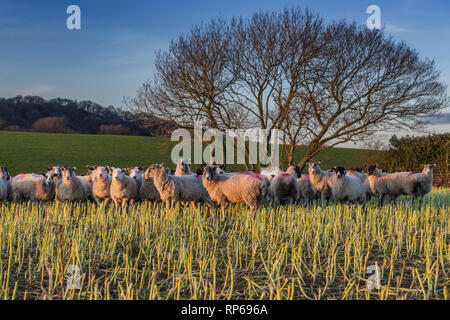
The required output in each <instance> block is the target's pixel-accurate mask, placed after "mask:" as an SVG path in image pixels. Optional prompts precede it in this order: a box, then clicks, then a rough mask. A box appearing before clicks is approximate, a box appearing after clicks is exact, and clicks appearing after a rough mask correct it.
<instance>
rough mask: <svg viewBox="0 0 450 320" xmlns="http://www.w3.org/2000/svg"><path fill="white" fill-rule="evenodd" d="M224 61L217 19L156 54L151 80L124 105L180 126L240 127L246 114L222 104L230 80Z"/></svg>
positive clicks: (226, 54) (225, 37)
mask: <svg viewBox="0 0 450 320" xmlns="http://www.w3.org/2000/svg"><path fill="white" fill-rule="evenodd" d="M229 63H230V38H229V32H228V26H227V24H226V23H225V22H224V21H223V20H221V19H217V20H212V21H211V23H209V24H202V25H200V26H196V27H194V28H192V30H191V31H190V33H189V34H187V35H181V36H180V37H179V38H178V40H177V41H172V42H171V44H170V47H169V50H168V51H167V52H158V53H157V57H156V62H155V65H156V75H155V79H154V80H153V82H150V81H148V82H146V83H144V85H143V86H142V87H141V88H140V89H139V90H138V93H137V96H136V97H135V98H133V99H131V100H128V101H127V104H128V106H131V107H132V108H134V109H137V110H138V111H140V112H148V113H151V114H152V115H154V116H156V117H158V118H161V119H165V120H170V121H175V122H176V123H177V124H178V125H179V126H180V127H184V128H192V127H193V126H194V122H195V121H202V122H204V124H205V125H206V126H208V127H211V128H214V129H221V130H223V129H227V128H233V127H236V126H237V125H243V122H245V120H246V119H247V114H246V112H245V111H243V110H241V109H240V108H237V106H236V105H234V104H231V103H225V98H224V95H225V91H226V90H227V89H228V88H229V87H230V85H231V84H232V83H233V82H234V81H235V77H234V75H233V74H232V73H231V72H229V70H230V68H229Z"/></svg>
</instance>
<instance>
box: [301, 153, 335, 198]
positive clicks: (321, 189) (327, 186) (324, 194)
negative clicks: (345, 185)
mask: <svg viewBox="0 0 450 320" xmlns="http://www.w3.org/2000/svg"><path fill="white" fill-rule="evenodd" d="M307 165H308V167H309V168H308V173H309V178H310V181H311V184H312V185H313V188H314V192H315V193H317V194H319V195H320V198H321V200H322V203H323V202H325V203H326V202H328V200H329V199H330V198H331V196H332V193H331V188H332V187H333V181H334V174H333V173H332V172H327V171H323V170H321V169H320V167H319V164H318V163H317V162H313V163H307Z"/></svg>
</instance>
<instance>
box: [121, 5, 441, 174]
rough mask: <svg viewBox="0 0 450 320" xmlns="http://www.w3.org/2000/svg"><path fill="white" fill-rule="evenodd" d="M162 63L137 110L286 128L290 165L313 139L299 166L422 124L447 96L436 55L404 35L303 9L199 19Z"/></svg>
mask: <svg viewBox="0 0 450 320" xmlns="http://www.w3.org/2000/svg"><path fill="white" fill-rule="evenodd" d="M156 70H157V71H156V75H155V79H154V81H153V82H146V83H144V85H143V86H142V87H141V88H140V89H139V91H138V94H137V96H136V97H135V98H134V99H130V100H129V104H130V105H132V106H133V107H134V108H136V109H138V110H139V111H140V112H142V113H146V112H147V113H151V114H152V115H155V116H157V117H158V118H161V119H164V120H169V121H175V122H176V123H177V124H178V125H179V126H181V127H187V128H191V127H192V126H193V123H194V121H195V120H202V121H203V122H204V123H205V125H206V126H208V127H211V128H214V129H219V130H223V129H234V128H243V129H246V128H249V127H254V126H258V127H260V128H262V129H272V128H277V129H281V130H282V131H283V132H284V136H285V140H284V142H286V143H288V144H289V151H288V161H289V162H290V163H292V162H293V161H294V153H295V149H296V147H297V145H298V144H299V143H303V144H305V145H306V146H307V148H306V154H305V156H304V157H303V158H302V159H301V161H300V162H299V165H300V166H301V167H303V166H304V165H305V163H306V162H307V161H309V160H310V159H311V158H313V157H315V156H316V155H317V154H318V153H320V152H321V151H323V150H326V149H328V148H331V147H333V146H336V145H339V144H341V143H344V142H348V141H364V140H365V139H367V138H368V137H370V136H371V135H372V134H373V133H374V132H378V131H381V130H384V131H386V130H392V129H394V128H397V129H398V128H414V129H416V128H418V127H420V125H421V124H422V122H421V119H423V118H422V117H423V116H424V115H431V114H435V113H437V112H439V111H440V110H441V109H442V108H443V107H445V105H446V103H447V101H448V99H447V96H446V88H445V86H444V85H443V84H442V83H441V82H439V81H438V80H439V72H438V71H437V70H436V67H435V65H434V62H433V61H430V60H426V59H425V60H424V59H420V57H419V55H418V53H417V52H416V51H414V50H413V49H411V48H409V47H408V46H407V45H406V44H405V43H398V42H395V41H393V40H392V39H390V38H389V37H387V36H386V35H385V34H384V32H383V31H382V30H369V29H368V28H366V27H364V26H358V25H357V24H355V23H348V22H345V21H341V22H334V23H331V24H329V25H327V26H324V24H323V21H322V19H321V18H320V17H317V16H313V15H312V14H311V13H309V12H308V11H302V10H301V9H299V8H293V9H286V10H284V11H282V12H279V13H277V12H268V13H257V14H254V15H253V16H252V17H250V18H248V19H244V18H233V19H231V20H230V21H225V20H222V19H213V20H211V22H210V23H209V24H202V25H200V26H196V27H193V28H192V29H191V31H190V33H188V34H187V35H181V36H180V37H179V38H178V40H177V41H172V43H171V45H170V47H169V50H168V51H167V52H159V53H158V54H157V58H156ZM269 137H270V135H269Z"/></svg>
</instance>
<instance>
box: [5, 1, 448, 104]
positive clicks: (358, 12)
mask: <svg viewBox="0 0 450 320" xmlns="http://www.w3.org/2000/svg"><path fill="white" fill-rule="evenodd" d="M71 4H76V5H79V6H80V8H81V30H72V31H70V30H68V29H67V28H66V19H67V17H68V15H67V14H66V8H67V7H68V6H69V5H71ZM371 4H376V5H378V6H380V8H381V20H382V24H383V25H385V26H386V29H387V31H388V32H389V33H391V34H392V35H393V36H394V38H395V39H398V40H404V41H406V43H407V44H408V45H410V46H411V47H414V48H416V49H417V50H418V51H419V53H420V54H421V55H422V56H423V57H428V58H433V59H435V61H436V64H437V67H438V68H439V69H440V70H441V71H442V78H441V79H442V81H444V82H445V83H446V84H447V85H450V1H448V0H441V1H433V0H431V1H430V0H429V1H422V0H420V1H419V0H409V1H375V0H372V1H353V0H350V1H343V0H341V1H331V0H315V1H309V0H307V1H280V0H258V1H256V0H239V1H236V0H227V1H215V0H209V1H203V0H198V1H193V0H191V1H189V0H166V1H152V0H150V1H137V0H128V1H118V0H116V1H114V0H90V1H80V0H71V1H65V0H54V1H35V0H27V1H25V0H2V1H1V3H0V43H1V46H0V96H1V97H11V96H15V95H18V94H22V95H26V94H35V95H41V96H43V97H45V98H53V97H58V96H60V97H67V98H73V99H78V100H87V99H89V100H93V101H95V102H98V103H100V104H102V105H110V104H112V105H115V106H121V105H122V99H123V97H124V96H133V95H134V94H135V92H136V90H137V89H138V87H139V86H140V85H141V84H142V83H143V82H144V81H145V80H147V79H151V78H152V77H153V73H154V68H153V61H154V53H155V51H156V50H159V49H161V50H166V49H167V48H168V44H169V41H170V40H171V39H173V38H176V37H177V36H178V35H179V34H180V33H182V32H186V31H187V30H188V29H189V28H190V27H191V26H192V25H194V24H197V23H200V22H201V21H207V20H209V19H210V18H211V17H216V16H221V17H230V16H233V15H243V16H249V15H251V14H252V13H253V12H255V11H260V10H280V9H283V8H284V7H291V6H296V5H300V6H302V7H308V8H309V9H311V10H312V11H313V12H315V13H318V14H320V15H321V16H322V17H324V18H325V19H326V20H328V21H331V20H335V19H341V18H346V19H348V20H354V21H356V22H358V23H361V24H364V23H365V21H366V19H367V17H368V14H366V8H367V7H368V6H369V5H371ZM449 87H450V86H449ZM446 112H449V109H447V110H446Z"/></svg>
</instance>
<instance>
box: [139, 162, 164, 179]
mask: <svg viewBox="0 0 450 320" xmlns="http://www.w3.org/2000/svg"><path fill="white" fill-rule="evenodd" d="M162 171H165V169H164V167H163V166H161V165H157V164H153V165H151V166H150V167H148V168H147V170H145V172H144V179H146V180H149V179H153V177H154V176H155V175H156V174H157V173H161V172H162Z"/></svg>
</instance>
